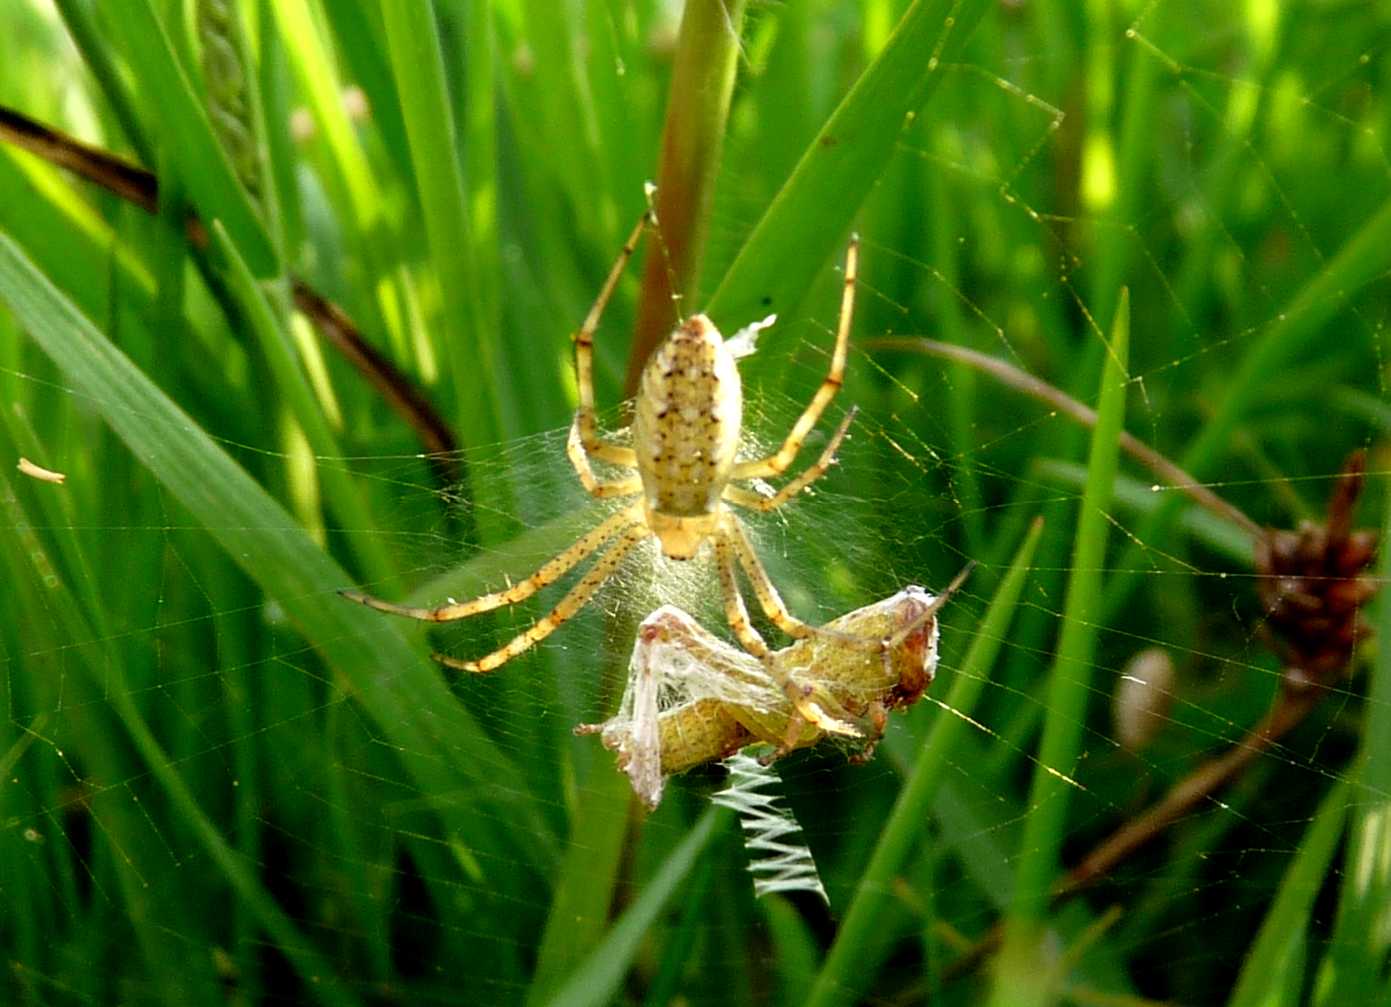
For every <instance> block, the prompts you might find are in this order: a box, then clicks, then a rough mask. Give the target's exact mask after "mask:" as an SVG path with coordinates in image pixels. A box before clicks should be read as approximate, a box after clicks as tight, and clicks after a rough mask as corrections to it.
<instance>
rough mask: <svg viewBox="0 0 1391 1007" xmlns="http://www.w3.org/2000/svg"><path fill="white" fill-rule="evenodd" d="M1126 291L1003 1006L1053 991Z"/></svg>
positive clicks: (1109, 488) (1019, 887)
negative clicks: (1052, 942) (1049, 957)
mask: <svg viewBox="0 0 1391 1007" xmlns="http://www.w3.org/2000/svg"><path fill="white" fill-rule="evenodd" d="M1129 343H1130V300H1129V295H1128V294H1127V292H1126V291H1124V290H1122V291H1121V297H1120V301H1119V304H1118V306H1117V308H1116V318H1115V323H1114V325H1113V326H1112V329H1111V338H1110V340H1109V342H1108V344H1107V346H1106V347H1105V350H1106V354H1105V361H1106V362H1105V366H1104V368H1103V369H1102V378H1101V390H1100V395H1099V400H1100V401H1099V407H1098V409H1097V423H1096V427H1095V429H1094V430H1093V431H1092V445H1091V457H1090V460H1089V462H1088V470H1087V488H1086V491H1085V492H1084V493H1083V496H1082V510H1081V514H1080V515H1079V517H1078V521H1077V537H1076V540H1075V542H1074V545H1073V553H1072V562H1071V564H1070V565H1069V566H1070V570H1071V573H1070V575H1069V578H1068V586H1067V600H1066V602H1065V604H1064V608H1063V619H1062V632H1061V635H1060V637H1059V640H1058V649H1057V653H1056V655H1055V657H1054V663H1053V669H1052V672H1051V674H1050V678H1049V687H1048V700H1047V703H1046V705H1047V708H1048V715H1047V717H1046V719H1045V721H1044V728H1043V740H1042V742H1041V744H1040V747H1039V756H1038V764H1037V766H1036V767H1035V770H1034V777H1033V785H1032V787H1031V788H1030V791H1029V816H1028V818H1027V819H1026V821H1025V824H1024V835H1023V839H1022V841H1021V843H1020V848H1019V849H1020V852H1019V870H1018V873H1017V875H1016V878H1015V889H1014V900H1013V904H1012V905H1011V907H1010V912H1009V915H1008V918H1007V920H1006V926H1005V943H1004V950H1003V953H1002V958H1001V961H1000V963H999V969H998V971H997V973H996V977H995V987H994V990H993V1003H995V1004H997V1005H999V1007H1004V1005H1006V1004H1009V1005H1012V1007H1023V1005H1026V1004H1036V1003H1046V1002H1048V1001H1049V999H1050V997H1051V993H1052V991H1051V990H1050V988H1049V984H1048V983H1046V982H1041V981H1040V976H1041V975H1042V974H1044V972H1043V969H1044V966H1043V964H1042V961H1041V958H1040V955H1041V953H1042V948H1041V947H1040V944H1041V941H1042V938H1043V920H1044V917H1045V914H1046V913H1047V910H1048V902H1049V899H1050V897H1051V892H1052V886H1053V881H1054V878H1055V877H1056V875H1057V873H1058V863H1059V853H1060V850H1061V848H1062V840H1063V834H1064V831H1065V827H1066V814H1067V804H1068V800H1067V799H1068V795H1069V791H1070V788H1071V787H1072V786H1074V784H1073V783H1072V780H1071V776H1072V773H1073V772H1074V770H1075V767H1076V764H1077V760H1078V756H1079V754H1080V752H1081V745H1082V731H1083V722H1084V720H1085V718H1086V707H1087V700H1088V698H1089V696H1090V694H1091V673H1092V670H1093V664H1092V657H1093V654H1094V652H1095V649H1096V636H1097V631H1098V628H1099V627H1098V625H1097V621H1096V620H1097V617H1098V614H1099V613H1100V611H1101V594H1102V590H1101V570H1102V565H1103V562H1104V560H1105V556H1106V538H1107V530H1108V528H1109V521H1108V518H1107V510H1108V508H1109V507H1110V504H1111V498H1112V492H1113V486H1114V483H1115V478H1116V469H1117V465H1118V461H1119V454H1120V433H1121V427H1122V423H1123V421H1124V416H1125V391H1126V387H1127V377H1128V375H1127V371H1126V361H1127V359H1128V350H1129Z"/></svg>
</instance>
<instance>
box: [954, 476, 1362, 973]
mask: <svg viewBox="0 0 1391 1007" xmlns="http://www.w3.org/2000/svg"><path fill="white" fill-rule="evenodd" d="M1365 472H1366V457H1365V455H1364V453H1363V452H1362V451H1354V452H1353V453H1352V455H1350V456H1349V457H1348V459H1347V461H1346V462H1344V464H1343V470H1342V473H1341V475H1340V476H1339V478H1338V482H1337V484H1336V485H1335V486H1334V487H1333V492H1332V494H1331V495H1330V498H1329V502H1328V511H1327V516H1326V518H1325V520H1324V522H1323V524H1322V525H1315V524H1313V523H1312V522H1305V523H1304V524H1303V525H1302V526H1301V528H1300V530H1299V531H1297V532H1288V531H1279V530H1276V529H1273V528H1271V529H1263V530H1262V531H1261V534H1260V537H1259V538H1258V539H1257V540H1256V549H1255V553H1256V555H1255V566H1256V570H1257V573H1259V574H1260V575H1261V577H1262V581H1261V585H1262V590H1261V596H1262V601H1263V603H1264V604H1265V606H1266V624H1265V627H1264V628H1265V629H1266V631H1267V632H1266V634H1265V635H1266V636H1267V637H1268V638H1269V643H1270V645H1271V647H1272V649H1273V650H1274V651H1275V652H1276V653H1277V654H1281V655H1282V656H1283V657H1284V658H1285V659H1286V660H1285V672H1284V676H1283V679H1282V681H1281V686H1280V690H1279V692H1278V693H1277V694H1276V696H1275V698H1274V700H1272V701H1271V705H1270V708H1269V709H1268V710H1267V711H1266V713H1265V716H1263V717H1262V718H1261V720H1260V721H1259V722H1258V723H1257V724H1256V725H1255V726H1254V727H1252V728H1251V729H1250V730H1249V731H1248V732H1247V733H1246V735H1245V737H1243V738H1242V739H1241V740H1240V741H1238V742H1237V743H1236V744H1235V745H1233V746H1232V747H1231V748H1229V749H1227V751H1225V752H1223V753H1222V754H1220V755H1218V756H1215V757H1214V758H1212V759H1209V760H1208V761H1207V762H1204V763H1203V764H1202V765H1200V766H1199V767H1198V768H1197V769H1195V770H1193V771H1192V772H1191V773H1189V774H1188V775H1187V776H1185V777H1184V778H1183V779H1181V780H1179V782H1178V783H1176V784H1174V785H1173V786H1172V787H1171V788H1170V789H1169V791H1168V792H1167V793H1166V794H1165V795H1164V796H1163V797H1162V798H1161V799H1160V800H1159V802H1158V803H1156V804H1155V805H1153V806H1152V807H1151V808H1149V809H1148V810H1146V811H1145V812H1143V813H1142V814H1140V815H1138V816H1136V817H1135V818H1132V819H1130V820H1129V821H1127V822H1125V823H1124V824H1122V825H1121V826H1120V827H1119V828H1118V829H1116V830H1115V831H1114V832H1112V833H1111V835H1109V836H1107V837H1106V838H1105V839H1104V840H1102V841H1101V842H1100V843H1098V844H1097V845H1096V846H1095V847H1093V848H1092V850H1091V852H1090V853H1088V854H1087V855H1086V856H1084V857H1083V858H1082V859H1081V861H1079V862H1078V863H1077V865H1076V866H1075V867H1073V868H1072V869H1071V870H1070V871H1068V872H1067V874H1065V875H1063V876H1062V877H1061V878H1059V879H1058V881H1057V883H1056V884H1055V885H1054V886H1053V900H1054V901H1055V902H1056V901H1061V900H1062V899H1065V898H1067V897H1068V896H1071V895H1074V894H1076V893H1077V892H1079V891H1081V890H1082V889H1084V888H1086V887H1088V886H1089V885H1092V884H1094V883H1095V882H1096V881H1098V880H1099V879H1101V878H1103V877H1105V876H1106V875H1107V874H1109V873H1110V872H1111V871H1112V870H1113V869H1114V868H1115V867H1116V865H1118V864H1120V863H1121V862H1122V861H1123V860H1125V859H1126V858H1127V857H1129V856H1130V855H1131V854H1133V853H1134V852H1135V851H1136V850H1138V849H1140V848H1141V847H1142V846H1144V845H1146V844H1147V843H1148V842H1149V841H1150V840H1152V839H1154V838H1155V837H1157V836H1158V835H1159V834H1160V833H1162V832H1163V831H1164V830H1165V829H1167V828H1169V827H1170V826H1171V825H1173V824H1174V823H1176V822H1177V821H1179V820H1180V819H1181V818H1183V817H1184V816H1185V815H1187V814H1189V813H1190V812H1191V811H1193V809H1195V808H1197V807H1198V806H1199V805H1200V804H1201V803H1202V802H1203V801H1205V800H1211V799H1212V798H1213V795H1215V794H1216V793H1217V792H1218V791H1220V790H1222V789H1224V788H1225V787H1227V786H1229V785H1230V784H1231V783H1232V782H1233V781H1234V780H1235V779H1236V778H1237V777H1238V776H1239V775H1240V774H1241V773H1242V772H1244V771H1245V770H1246V769H1247V767H1249V766H1250V765H1251V764H1252V763H1253V762H1254V761H1255V759H1256V757H1257V756H1258V755H1261V754H1262V753H1264V752H1266V751H1268V750H1269V749H1270V748H1271V747H1272V746H1274V745H1275V744H1276V743H1277V742H1278V741H1279V740H1280V739H1281V738H1283V737H1284V736H1285V735H1286V734H1288V733H1289V732H1290V731H1292V730H1294V728H1296V727H1298V726H1299V725H1300V724H1301V723H1303V721H1304V719H1305V718H1306V717H1308V715H1309V714H1310V713H1311V712H1312V711H1313V710H1314V708H1315V707H1317V706H1318V704H1319V701H1320V700H1321V699H1322V698H1323V697H1324V696H1325V695H1327V693H1328V690H1329V688H1330V687H1331V686H1332V685H1333V684H1334V683H1335V682H1336V681H1337V680H1338V678H1339V677H1340V676H1341V675H1343V674H1345V673H1346V670H1347V668H1348V665H1349V662H1350V661H1351V659H1352V653H1353V647H1354V646H1355V645H1356V642H1357V641H1358V640H1359V639H1361V638H1362V637H1363V635H1365V632H1366V627H1365V626H1364V625H1363V624H1362V623H1361V621H1360V617H1359V612H1360V609H1361V606H1362V605H1363V604H1365V603H1366V602H1367V601H1368V600H1370V599H1371V597H1372V596H1373V595H1374V594H1375V593H1376V589H1377V584H1376V582H1375V581H1373V580H1369V579H1367V578H1366V577H1365V576H1363V574H1364V571H1365V570H1366V569H1367V568H1368V566H1369V565H1370V564H1371V562H1372V560H1373V558H1374V557H1375V554H1376V544H1377V543H1376V536H1375V533H1373V532H1369V531H1365V530H1363V531H1355V530H1354V529H1353V518H1354V515H1355V512H1356V509H1357V500H1358V497H1359V495H1360V494H1361V492H1362V488H1363V484H1364V477H1365ZM1311 574H1312V575H1313V576H1312V579H1311V577H1310V575H1311ZM1287 603H1288V604H1287ZM1003 934H1004V926H1003V924H1002V923H1000V922H997V923H996V924H995V925H994V926H993V927H992V928H991V929H990V930H989V931H988V932H987V933H986V935H985V936H984V937H982V938H981V939H980V940H979V941H977V942H976V944H975V945H974V946H973V947H972V948H971V949H970V950H968V951H966V952H965V953H963V954H962V955H961V956H960V957H959V958H957V959H956V961H954V962H952V964H951V965H950V966H949V967H948V968H947V969H946V970H945V975H946V976H947V977H954V976H959V975H962V974H965V973H967V972H970V971H974V970H975V969H976V968H977V967H978V966H979V965H980V963H981V962H982V961H984V960H985V958H986V957H987V956H989V955H990V954H992V953H994V951H995V950H996V949H998V948H999V946H1000V941H1001V939H1002V937H1003Z"/></svg>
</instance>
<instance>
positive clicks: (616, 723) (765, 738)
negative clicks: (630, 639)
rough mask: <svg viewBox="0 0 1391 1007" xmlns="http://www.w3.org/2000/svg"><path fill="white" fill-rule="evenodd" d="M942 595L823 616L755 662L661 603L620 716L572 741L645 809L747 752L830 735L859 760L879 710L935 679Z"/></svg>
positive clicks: (880, 722) (882, 718) (914, 593)
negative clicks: (592, 742) (705, 768)
mask: <svg viewBox="0 0 1391 1007" xmlns="http://www.w3.org/2000/svg"><path fill="white" fill-rule="evenodd" d="M965 576H966V572H965V571H963V573H962V574H961V575H960V576H959V577H957V579H956V581H954V582H953V583H952V585H951V586H950V587H949V588H948V589H947V590H946V591H944V592H942V594H940V595H937V596H935V597H934V596H933V595H932V594H929V593H928V592H927V591H925V590H924V589H923V588H920V587H906V588H904V589H903V590H902V591H899V592H898V593H897V594H895V595H893V596H892V597H889V598H885V599H883V600H881V601H877V602H875V603H874V604H872V605H867V606H865V607H864V608H859V609H856V610H855V611H853V612H850V613H848V614H846V615H842V616H840V617H839V618H836V619H833V620H832V621H831V622H829V623H827V624H826V625H825V626H822V627H821V628H820V629H819V630H818V631H817V632H816V633H814V634H813V635H811V636H809V637H806V638H804V639H801V640H797V641H795V642H794V643H792V644H791V645H790V646H787V647H784V648H782V649H781V650H776V651H773V652H771V653H770V654H768V655H767V656H766V657H765V658H763V659H759V658H756V657H754V656H753V655H751V654H749V653H748V652H746V651H743V650H740V649H738V648H736V647H734V646H732V645H730V644H728V643H726V642H725V641H723V640H721V639H720V638H719V637H717V636H715V635H714V634H713V633H711V632H710V631H709V630H707V629H705V628H704V627H703V626H701V625H700V624H699V623H698V622H697V621H696V620H695V619H694V618H692V617H691V616H690V615H688V614H687V613H686V612H684V611H682V610H681V609H679V608H676V607H675V606H672V605H664V606H663V607H661V608H659V609H657V610H656V611H655V612H653V613H652V614H651V615H649V616H648V617H647V618H646V619H645V620H643V623H642V625H641V627H640V628H639V630H638V637H637V643H636V644H635V645H634V647H633V655H632V660H631V662H630V664H629V675H628V684H627V688H626V689H625V690H624V693H623V700H622V702H621V704H620V706H619V710H618V713H617V714H616V715H615V716H613V717H612V718H610V719H609V720H606V721H604V722H603V723H602V724H582V725H580V726H579V727H577V728H576V729H575V730H576V733H578V734H598V735H599V736H600V739H601V740H602V741H603V743H604V746H605V747H607V748H609V749H611V750H613V751H615V752H617V753H618V766H619V769H621V770H622V771H623V772H625V773H627V774H628V778H629V779H630V780H631V781H632V784H633V791H634V792H635V793H636V794H637V795H638V797H639V798H640V799H641V800H642V801H643V803H645V804H646V805H647V806H648V807H649V808H655V807H656V806H657V804H658V802H660V801H661V798H662V788H663V785H664V783H665V779H666V777H667V776H670V775H672V774H674V773H681V772H684V771H686V770H688V769H691V768H694V767H695V766H699V765H703V764H705V763H707V762H714V761H716V760H718V759H722V758H724V757H726V756H728V755H731V754H733V753H734V752H737V751H739V750H740V749H742V748H744V747H746V746H749V745H754V744H760V743H762V744H767V745H771V746H773V747H772V750H771V752H769V753H768V754H766V755H765V756H764V757H763V758H764V761H765V762H771V761H773V760H775V759H778V758H780V757H782V756H783V755H786V754H787V753H788V752H790V751H793V750H794V749H799V748H806V747H809V746H811V745H815V744H816V743H817V742H819V741H821V740H823V739H825V738H828V737H834V738H836V739H838V740H840V741H841V742H842V743H843V744H844V745H845V746H846V747H847V748H849V749H850V750H851V752H852V753H853V754H852V758H853V759H855V760H857V761H862V760H864V759H867V758H869V757H870V756H871V755H872V754H873V752H874V747H875V745H876V744H877V743H878V741H879V739H880V738H882V737H883V735H884V728H885V726H886V725H887V722H888V711H890V710H892V709H895V708H898V707H906V706H910V705H911V704H913V703H915V702H917V700H918V699H919V697H921V696H922V694H923V692H924V691H925V690H926V689H927V687H928V686H929V685H931V684H932V679H933V676H934V675H935V673H936V670H937V638H938V625H937V612H938V611H939V610H940V609H941V607H942V605H943V604H944V603H945V602H946V601H947V599H948V598H949V597H950V596H951V593H952V592H953V591H954V590H955V589H956V587H957V586H958V585H959V584H960V583H961V581H962V580H963V579H964V578H965Z"/></svg>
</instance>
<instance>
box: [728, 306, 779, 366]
mask: <svg viewBox="0 0 1391 1007" xmlns="http://www.w3.org/2000/svg"><path fill="white" fill-rule="evenodd" d="M777 320H778V316H777V315H769V316H768V317H767V318H765V319H763V320H762V321H758V322H750V323H749V324H748V325H745V326H744V327H743V328H742V329H740V330H739V331H738V332H736V333H734V335H732V336H730V337H729V338H728V339H726V340H725V344H724V345H725V348H726V349H727V350H729V352H730V353H731V354H732V355H733V357H734V359H735V360H738V359H740V358H742V357H747V356H750V355H751V354H752V353H753V352H754V350H756V349H758V334H759V333H760V332H762V331H763V330H764V329H766V328H768V327H770V326H771V325H772V324H773V323H774V322H776V321H777Z"/></svg>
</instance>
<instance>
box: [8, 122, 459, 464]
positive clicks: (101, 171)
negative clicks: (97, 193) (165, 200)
mask: <svg viewBox="0 0 1391 1007" xmlns="http://www.w3.org/2000/svg"><path fill="white" fill-rule="evenodd" d="M0 140H6V141H8V142H10V143H12V144H14V145H15V146H17V147H20V148H21V149H23V150H27V151H29V152H30V153H32V154H36V155H38V156H39V157H41V158H43V159H44V160H46V161H48V162H50V163H52V164H56V165H58V166H59V167H61V168H66V169H67V170H69V171H71V172H73V173H74V174H76V175H79V176H81V177H82V178H85V179H87V180H88V181H89V182H94V183H96V184H97V185H99V186H101V187H102V188H104V189H106V190H108V191H109V192H112V193H114V194H115V195H117V196H119V197H120V198H122V199H124V200H126V201H127V202H129V203H131V204H132V205H134V206H138V207H140V208H141V209H142V210H144V211H145V212H147V213H157V212H158V211H159V179H158V178H157V177H156V175H155V174H154V172H152V171H149V170H147V169H145V168H142V167H140V166H139V165H137V164H133V163H131V162H130V161H127V160H126V159H125V158H122V157H120V156H118V155H116V154H113V153H111V152H109V151H105V150H102V149H100V148H98V147H94V146H92V145H90V144H86V143H83V142H81V141H80V140H77V139H75V138H74V137H71V136H68V135H67V134H65V133H62V132H60V131H59V130H56V129H53V128H52V127H50V126H45V125H44V124H43V123H40V122H36V121H35V120H33V119H30V118H28V117H27V116H24V115H22V114H21V113H19V112H16V111H14V110H13V109H9V108H5V107H4V106H0ZM187 230H188V236H189V240H190V241H191V242H192V243H193V244H195V245H197V246H198V247H200V248H202V247H206V246H207V243H208V235H207V230H206V229H205V228H204V227H203V223H202V221H200V220H198V219H197V218H196V217H190V218H189V220H188V226H187ZM291 287H292V290H293V294H294V301H295V306H296V307H297V308H299V310H300V311H301V312H303V313H304V315H305V316H306V317H307V318H308V319H309V320H310V322H312V323H313V325H314V328H315V329H316V330H317V331H318V332H319V334H320V336H322V337H323V339H324V340H325V341H326V342H327V343H328V344H329V345H330V346H332V347H333V348H334V349H335V350H337V351H338V353H339V354H340V355H341V356H342V357H343V359H345V360H346V361H347V362H348V363H349V364H351V365H352V367H353V368H354V369H355V370H356V371H357V372H358V373H359V374H361V375H362V376H363V377H364V378H366V379H367V382H368V383H369V384H370V385H371V386H372V387H373V388H374V389H376V391H377V393H378V394H380V395H381V396H382V398H383V399H384V400H385V401H386V403H387V405H388V406H390V407H391V409H392V410H393V411H394V412H396V413H397V414H398V415H399V416H400V417H401V418H402V419H403V420H405V421H406V423H407V424H409V426H410V427H411V429H413V430H414V431H415V432H416V436H417V437H419V438H420V442H421V444H422V445H423V446H424V447H425V450H426V451H427V452H428V453H429V454H430V455H431V463H432V464H433V465H434V466H435V468H436V470H437V471H438V473H439V478H440V479H441V480H443V481H445V482H456V481H457V480H458V478H459V472H458V465H457V462H456V461H455V460H454V459H453V458H452V457H450V456H451V455H452V454H453V453H454V452H455V450H456V448H457V445H456V442H455V440H454V434H453V433H452V432H451V431H450V429H449V426H448V425H447V424H446V423H445V422H444V420H443V419H442V418H441V417H440V415H439V413H437V412H436V411H435V408H434V406H433V405H431V404H430V402H429V400H428V399H427V398H426V397H425V394H424V393H423V392H422V391H421V390H420V389H419V388H417V387H416V386H415V384H414V383H413V382H411V381H410V380H409V379H408V378H407V377H406V376H405V375H404V374H402V373H401V372H400V371H399V370H397V369H396V367H395V366H394V365H393V364H392V363H391V361H389V360H387V359H386V358H385V357H384V356H382V355H381V353H380V352H378V351H377V349H376V348H375V347H374V346H373V345H372V344H371V343H370V342H369V341H368V340H367V339H365V338H364V337H363V335H362V332H361V330H360V329H358V327H357V325H356V324H355V323H354V322H353V320H352V319H351V318H350V317H349V316H348V314H347V312H345V311H344V310H343V309H342V308H340V307H339V306H338V305H337V304H335V303H334V302H333V301H331V300H329V299H328V298H327V297H325V296H324V295H323V294H321V293H319V292H318V291H317V290H315V289H314V288H313V287H311V286H310V285H309V284H308V283H306V282H305V281H304V280H302V279H300V278H299V277H292V283H291Z"/></svg>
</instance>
